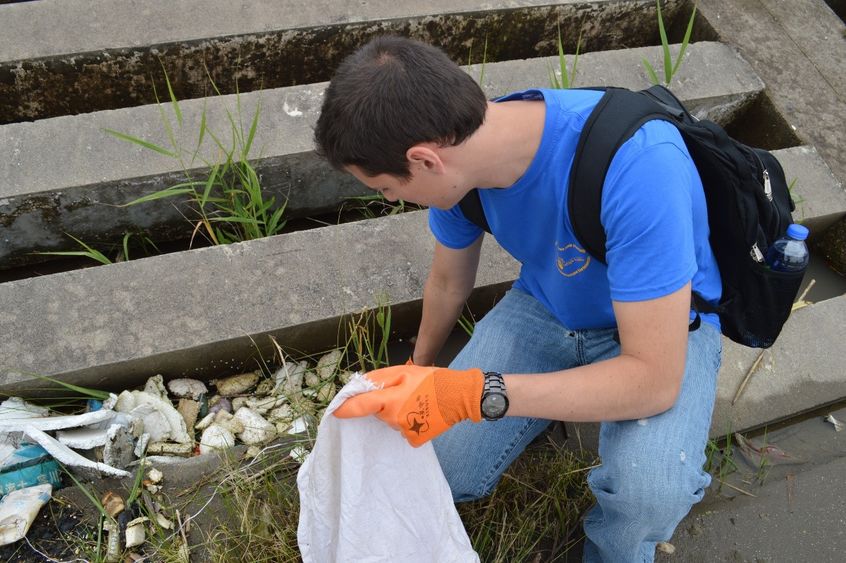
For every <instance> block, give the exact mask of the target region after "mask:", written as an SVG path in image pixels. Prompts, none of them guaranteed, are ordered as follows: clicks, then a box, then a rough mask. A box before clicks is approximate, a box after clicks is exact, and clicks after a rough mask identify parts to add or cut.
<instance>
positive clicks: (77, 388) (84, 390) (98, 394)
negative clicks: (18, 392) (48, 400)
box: [30, 373, 109, 401]
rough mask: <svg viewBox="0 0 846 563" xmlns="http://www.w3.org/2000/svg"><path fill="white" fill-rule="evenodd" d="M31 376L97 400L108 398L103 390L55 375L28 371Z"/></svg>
mask: <svg viewBox="0 0 846 563" xmlns="http://www.w3.org/2000/svg"><path fill="white" fill-rule="evenodd" d="M30 375H32V376H33V377H37V378H38V379H43V380H44V381H49V382H50V383H55V384H56V385H59V386H61V387H64V388H65V389H67V390H68V391H73V392H74V393H79V394H80V395H82V396H84V397H88V398H90V399H97V400H98V401H105V400H106V399H108V398H109V394H108V393H107V392H105V391H100V390H99V389H91V388H89V387H82V386H81V385H74V384H73V383H68V382H67V381H62V380H60V379H56V378H55V377H50V376H48V375H41V374H40V373H30Z"/></svg>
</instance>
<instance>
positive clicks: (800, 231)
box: [787, 223, 808, 240]
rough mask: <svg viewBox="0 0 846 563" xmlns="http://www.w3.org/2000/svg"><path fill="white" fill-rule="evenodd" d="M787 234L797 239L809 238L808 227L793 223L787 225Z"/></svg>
mask: <svg viewBox="0 0 846 563" xmlns="http://www.w3.org/2000/svg"><path fill="white" fill-rule="evenodd" d="M787 236H789V237H790V238H792V239H796V240H805V239H806V238H808V227H805V226H804V225H799V224H798V223H793V224H792V225H790V226H789V227H787Z"/></svg>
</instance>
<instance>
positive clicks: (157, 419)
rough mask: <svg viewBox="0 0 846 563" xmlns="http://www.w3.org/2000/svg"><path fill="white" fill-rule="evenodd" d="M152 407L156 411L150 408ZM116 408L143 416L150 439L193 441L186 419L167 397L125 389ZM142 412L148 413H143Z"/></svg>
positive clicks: (183, 442) (145, 429) (186, 442)
mask: <svg viewBox="0 0 846 563" xmlns="http://www.w3.org/2000/svg"><path fill="white" fill-rule="evenodd" d="M151 407H152V409H153V411H155V412H153V411H150V410H149V409H150V408H151ZM136 409H139V410H136ZM115 410H116V411H118V412H127V413H130V414H131V415H133V416H140V417H141V418H143V420H144V432H146V433H147V434H150V440H151V441H153V442H159V441H162V440H172V441H174V442H179V443H180V444H190V443H192V442H193V440H192V439H191V436H189V435H188V431H187V429H186V428H185V419H184V418H182V415H181V414H179V412H178V411H177V410H176V408H174V406H173V404H171V402H170V401H169V400H167V399H163V398H161V397H159V396H156V395H154V394H151V393H147V392H145V391H124V392H123V393H121V394H120V396H118V400H117V403H116V404H115ZM141 412H144V413H146V414H143V415H141V414H140V413H141Z"/></svg>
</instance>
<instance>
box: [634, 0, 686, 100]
mask: <svg viewBox="0 0 846 563" xmlns="http://www.w3.org/2000/svg"><path fill="white" fill-rule="evenodd" d="M655 5H656V6H657V8H658V33H659V34H660V36H661V48H662V50H663V53H664V86H669V85H670V81H672V79H673V76H675V75H676V73H677V72H678V70H679V66H681V63H682V60H684V52H685V51H686V50H687V45H688V43H690V34H691V33H692V32H693V21H694V19H695V18H696V8H697V5H696V4H694V5H693V11H692V12H691V14H690V20H688V22H687V29H686V30H685V32H684V39H682V43H681V48H680V49H679V53H678V56H677V57H676V60H675V62H673V57H672V55H671V54H670V42H669V40H668V39H667V30H666V29H665V28H664V17H663V16H662V15H661V0H655ZM643 67H644V68H645V69H646V73H647V74H648V75H649V79H650V80H651V81H652V83H653V84H658V83H660V80H659V79H658V74H657V73H656V72H655V69H654V68H653V67H652V65H651V64H650V63H649V61H647V60H646V59H645V58H644V59H643Z"/></svg>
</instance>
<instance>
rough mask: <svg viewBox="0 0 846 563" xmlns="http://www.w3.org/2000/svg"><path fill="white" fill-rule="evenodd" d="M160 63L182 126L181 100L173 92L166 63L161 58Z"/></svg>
mask: <svg viewBox="0 0 846 563" xmlns="http://www.w3.org/2000/svg"><path fill="white" fill-rule="evenodd" d="M159 64H161V65H162V73H163V74H164V77H165V84H167V93H168V95H169V96H170V103H171V105H172V106H173V113H174V114H176V122H177V123H179V126H180V127H182V110H180V109H179V101H178V100H177V99H176V95H175V94H174V93H173V86H172V85H171V83H170V77H168V75H167V70H165V67H164V63H163V62H162V61H161V59H159Z"/></svg>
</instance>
